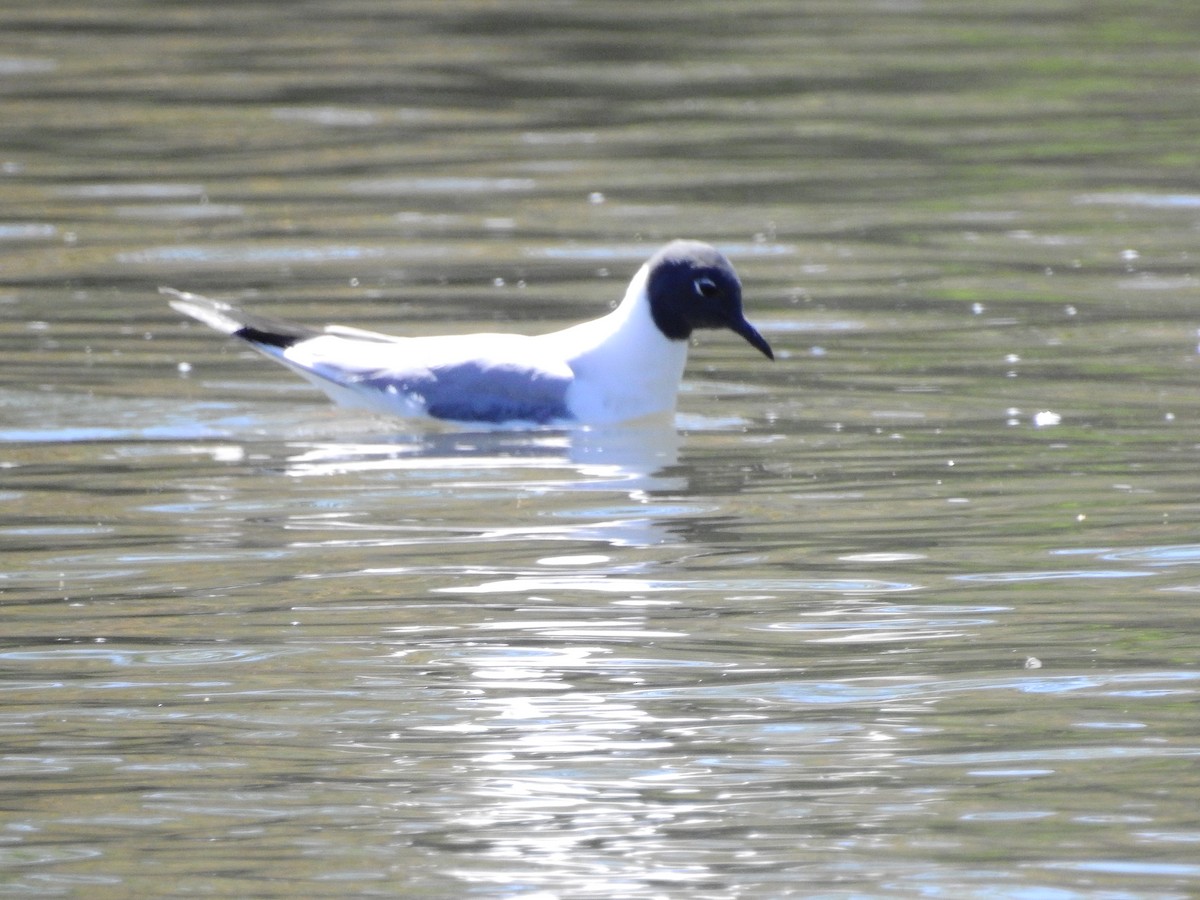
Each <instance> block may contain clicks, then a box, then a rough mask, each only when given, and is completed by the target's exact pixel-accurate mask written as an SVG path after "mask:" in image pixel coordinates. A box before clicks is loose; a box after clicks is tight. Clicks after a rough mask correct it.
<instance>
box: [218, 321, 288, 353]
mask: <svg viewBox="0 0 1200 900" xmlns="http://www.w3.org/2000/svg"><path fill="white" fill-rule="evenodd" d="M233 336H234V337H239V338H241V339H242V340H244V341H249V342H250V343H252V344H258V345H260V346H264V347H278V348H279V349H280V350H286V349H287V348H288V347H292V346H295V345H296V344H298V343H300V341H302V340H303V339H304V338H303V336H302V335H298V334H282V333H280V332H278V331H265V330H264V329H262V328H255V327H254V326H253V325H243V326H242V327H241V328H239V329H238V330H237V331H235V332H234V333H233Z"/></svg>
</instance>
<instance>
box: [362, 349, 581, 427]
mask: <svg viewBox="0 0 1200 900" xmlns="http://www.w3.org/2000/svg"><path fill="white" fill-rule="evenodd" d="M356 380H357V383H358V385H360V386H362V387H369V388H374V389H375V390H378V391H380V392H382V393H385V394H393V395H394V394H397V393H403V394H406V395H408V396H410V397H413V398H414V399H420V400H421V401H422V402H423V403H424V405H425V411H426V413H428V414H429V415H431V416H433V417H434V418H437V419H450V420H453V421H458V422H488V423H492V424H498V423H501V422H534V423H537V424H540V425H545V424H547V423H550V422H555V421H563V420H569V419H571V418H573V417H572V415H571V411H570V409H568V407H567V388H568V387H569V386H570V384H571V377H570V375H566V374H561V373H557V372H548V371H546V370H545V369H539V368H536V367H534V366H521V365H517V364H513V363H487V362H481V361H477V360H471V361H465V362H459V363H454V364H448V365H441V366H431V367H429V368H428V369H424V370H421V371H418V372H412V373H399V372H394V371H392V372H388V371H380V372H374V373H371V374H370V375H367V376H365V377H363V378H361V379H356Z"/></svg>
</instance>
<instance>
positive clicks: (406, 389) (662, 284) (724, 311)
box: [162, 241, 775, 425]
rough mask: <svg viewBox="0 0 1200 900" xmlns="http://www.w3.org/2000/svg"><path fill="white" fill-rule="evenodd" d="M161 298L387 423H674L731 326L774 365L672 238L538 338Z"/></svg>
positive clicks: (713, 282)
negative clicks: (270, 315) (694, 349)
mask: <svg viewBox="0 0 1200 900" xmlns="http://www.w3.org/2000/svg"><path fill="white" fill-rule="evenodd" d="M162 291H163V293H165V294H169V295H170V296H172V297H173V298H174V299H173V300H171V306H173V307H174V308H175V309H177V310H178V311H179V312H181V313H184V314H186V315H189V316H191V317H192V318H195V319H198V320H199V321H201V322H203V323H204V324H206V325H209V326H211V327H212V328H215V329H216V330H217V331H220V332H222V333H224V334H230V335H233V336H234V337H238V338H241V339H242V340H244V341H246V342H247V343H249V344H250V346H251V347H253V348H254V349H255V350H258V351H259V352H260V353H263V354H264V355H266V356H269V357H271V358H272V359H274V360H277V361H278V362H281V363H283V364H284V365H285V366H287V367H288V368H290V369H292V370H294V371H295V372H297V373H299V374H300V375H302V376H303V377H304V378H307V379H308V380H309V381H311V382H312V383H313V384H315V385H316V386H317V387H319V388H320V389H321V390H323V391H324V392H325V393H326V394H328V395H329V396H330V397H331V398H332V399H333V400H335V401H337V402H338V403H340V404H342V405H344V406H354V407H360V408H366V409H369V410H373V411H375V412H380V413H385V414H388V415H394V416H395V415H399V416H431V417H433V418H436V419H447V420H451V421H458V422H486V423H492V424H508V423H512V424H521V423H526V424H558V423H566V424H570V423H576V424H584V425H606V424H613V423H617V422H623V421H627V420H632V419H641V418H644V417H650V416H662V415H669V414H671V413H672V412H673V411H674V409H675V398H676V395H677V394H678V392H679V382H680V379H681V378H682V377H683V367H684V363H685V362H686V360H687V350H688V339H689V338H690V337H691V334H692V331H693V330H695V329H697V328H728V329H729V330H731V331H732V332H734V333H735V334H739V335H741V336H742V337H743V338H745V339H746V340H747V341H748V342H749V343H750V345H751V346H752V347H755V348H756V349H758V350H759V351H761V352H762V353H763V354H764V355H765V356H766V357H767V358H768V359H774V358H775V355H774V354H773V353H772V352H771V346H770V345H769V344H768V343H767V341H766V339H764V338H763V336H762V335H761V334H759V333H758V330H757V329H756V328H755V327H754V326H753V325H751V324H750V323H749V322H747V321H746V317H745V314H744V313H743V312H742V286H741V282H740V281H738V277H737V274H736V273H735V272H734V271H733V266H732V265H730V263H729V260H728V259H726V258H725V256H724V255H723V254H722V253H720V252H719V251H718V250H717V249H715V248H714V247H710V246H709V245H708V244H703V243H700V242H699V241H673V242H671V243H670V244H667V245H666V246H665V247H663V248H662V249H661V250H659V251H658V252H657V253H655V254H654V256H652V257H650V259H649V260H648V261H647V262H646V264H645V265H643V266H642V267H641V268H640V269H639V270H638V272H637V274H636V275H634V276H633V280H632V281H631V282H630V283H629V288H628V289H627V290H626V291H625V299H624V300H622V301H621V303H620V305H619V306H618V307H617V308H616V309H614V310H613V311H612V312H610V313H608V314H607V315H605V316H601V317H600V318H598V319H593V320H591V321H589V322H583V323H581V324H579V325H572V326H571V327H570V328H564V329H563V330H562V331H554V332H551V333H549V334H540V335H535V336H530V335H523V334H461V335H446V336H438V337H392V336H391V335H386V334H377V333H376V332H372V331H360V330H359V329H356V328H346V327H343V326H339V325H331V326H328V327H326V328H324V329H316V328H310V327H307V326H304V325H296V324H293V323H290V322H281V321H279V320H277V319H267V318H263V317H261V316H256V315H252V314H250V313H247V312H243V311H242V310H240V309H237V308H236V307H233V306H229V305H227V304H225V303H219V302H217V301H215V300H209V299H208V298H206V297H200V296H197V295H196V294H185V293H181V292H179V291H175V290H171V289H170V288H163V289H162Z"/></svg>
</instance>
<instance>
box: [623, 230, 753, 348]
mask: <svg viewBox="0 0 1200 900" xmlns="http://www.w3.org/2000/svg"><path fill="white" fill-rule="evenodd" d="M646 266H647V268H648V270H649V271H648V272H647V276H646V295H647V297H648V298H649V301H650V315H651V317H652V318H653V319H654V324H655V325H657V326H658V330H659V331H661V332H662V333H663V334H664V335H666V337H667V338H669V339H670V340H675V341H685V340H687V339H688V338H689V337H691V335H692V331H693V330H695V329H697V328H728V329H729V330H730V331H732V332H733V333H734V334H739V335H741V336H742V337H743V338H745V339H746V341H748V342H749V344H750V346H752V347H754V348H755V349H757V350H759V351H760V352H761V353H762V354H763V355H764V356H766V357H767V358H768V359H774V358H775V354H774V353H772V352H771V345H770V344H768V343H767V341H766V339H765V338H764V337H763V336H762V335H761V334H759V333H758V329H756V328H755V327H754V326H753V325H751V324H750V323H749V322H747V321H746V315H745V313H744V312H743V311H742V283H741V282H740V281H739V280H738V277H737V273H736V272H734V271H733V266H732V265H731V264H730V262H729V260H728V259H726V258H725V256H724V254H722V253H721V252H720V251H719V250H717V249H716V248H715V247H710V246H709V245H708V244H703V243H701V242H699V241H672V242H671V243H669V244H667V246H665V247H663V248H662V249H661V250H659V251H658V252H657V253H656V254H654V256H652V257H651V258H650V261H649V262H648V263H646Z"/></svg>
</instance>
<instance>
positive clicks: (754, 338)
mask: <svg viewBox="0 0 1200 900" xmlns="http://www.w3.org/2000/svg"><path fill="white" fill-rule="evenodd" d="M729 327H730V328H731V329H732V330H733V333H734V334H740V335H741V336H742V337H744V338H745V339H746V342H747V343H748V344H749V345H750V346H751V347H753V348H754V349H755V350H757V351H758V352H759V353H761V354H762V355H763V356H765V357H766V358H767V359H770V360H774V359H775V353H774V352H773V351H772V350H771V345H770V344H768V343H767V339H766V338H765V337H763V336H762V335H761V334H759V333H758V329H757V328H755V327H754V326H753V325H751V324H750V323H749V322H747V321H746V320H745V319H742V320H741V321H740V322H734V323H733V324H732V325H730V326H729Z"/></svg>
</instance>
